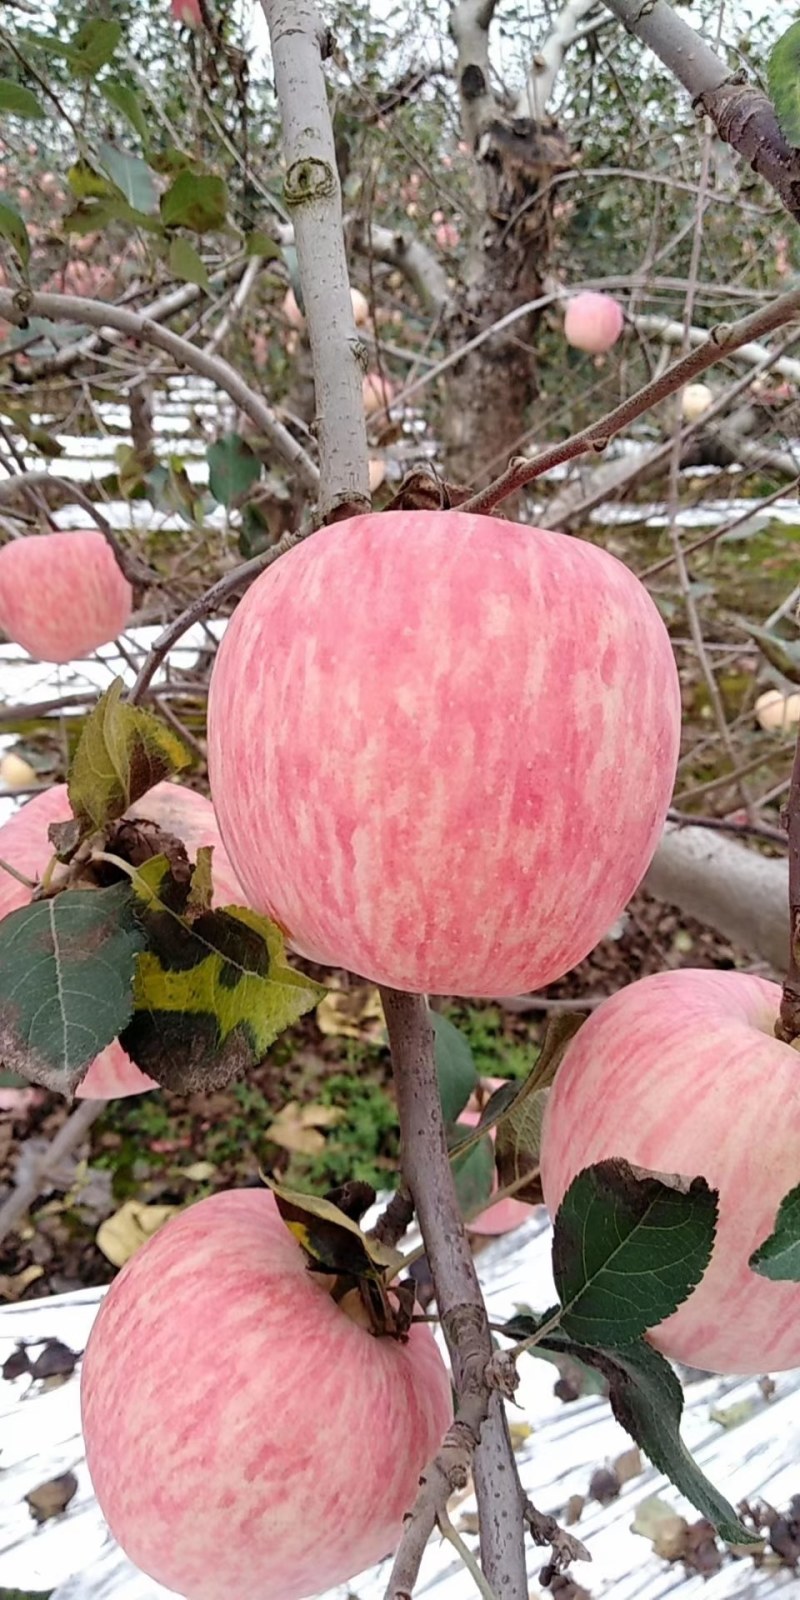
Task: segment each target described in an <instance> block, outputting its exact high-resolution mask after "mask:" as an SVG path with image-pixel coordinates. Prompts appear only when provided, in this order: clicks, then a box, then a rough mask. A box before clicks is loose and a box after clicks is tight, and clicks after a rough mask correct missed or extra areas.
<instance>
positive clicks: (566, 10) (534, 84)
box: [516, 0, 603, 122]
mask: <svg viewBox="0 0 800 1600" xmlns="http://www.w3.org/2000/svg"><path fill="white" fill-rule="evenodd" d="M597 3H598V0H566V5H565V6H564V7H563V9H562V10H561V11H560V12H559V14H558V16H557V17H556V20H555V22H554V24H553V26H552V28H551V29H550V32H549V34H548V36H547V38H546V39H545V41H544V44H543V45H542V46H541V47H540V49H538V50H536V51H534V54H533V56H532V58H531V64H530V67H529V68H528V77H527V81H526V84H525V88H524V89H523V91H522V94H521V95H520V97H519V99H518V101H517V105H516V115H517V116H518V117H530V118H531V119H532V120H533V121H534V122H541V121H542V120H543V119H544V117H545V115H546V113H547V107H548V104H549V102H550V98H551V96H552V93H553V90H554V88H555V84H556V79H557V77H558V74H559V72H560V71H561V68H562V66H563V64H564V57H565V56H566V54H567V51H568V50H569V49H570V47H571V46H572V45H573V44H574V43H575V40H576V39H577V38H578V37H579V35H580V34H581V33H583V32H584V30H583V29H582V28H581V23H582V22H583V19H584V17H586V16H588V15H589V12H590V11H593V10H594V8H595V6H596V5H597ZM602 20H603V19H602V17H598V18H597V22H596V26H597V27H599V26H600V25H601V23H602Z"/></svg>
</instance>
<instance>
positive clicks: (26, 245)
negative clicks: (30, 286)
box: [0, 199, 31, 270]
mask: <svg viewBox="0 0 800 1600" xmlns="http://www.w3.org/2000/svg"><path fill="white" fill-rule="evenodd" d="M0 239H7V240H8V242H9V244H10V245H13V247H14V249H15V250H16V252H17V255H18V256H19V259H20V261H21V263H22V265H23V267H24V268H25V269H26V270H27V267H28V263H29V261H30V259H31V242H30V239H29V238H28V230H27V228H26V226H25V222H24V220H23V218H22V216H21V215H20V213H19V211H18V210H17V208H16V206H12V205H9V203H8V201H7V200H4V199H0Z"/></svg>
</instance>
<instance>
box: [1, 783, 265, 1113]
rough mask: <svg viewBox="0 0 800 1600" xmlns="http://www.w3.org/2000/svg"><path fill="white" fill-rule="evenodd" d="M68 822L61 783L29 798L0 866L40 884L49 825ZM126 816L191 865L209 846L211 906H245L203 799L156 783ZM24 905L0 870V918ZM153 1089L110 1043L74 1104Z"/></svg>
mask: <svg viewBox="0 0 800 1600" xmlns="http://www.w3.org/2000/svg"><path fill="white" fill-rule="evenodd" d="M71 816H72V809H71V807H70V803H69V799H68V796H67V786H66V784H65V783H59V784H55V785H54V787H53V788H52V789H46V790H45V791H44V792H43V793H42V794H37V795H34V797H33V799H32V800H29V801H28V803H27V805H24V806H22V807H21V809H20V810H19V811H15V813H14V815H13V817H10V818H9V820H8V822H5V823H4V824H3V826H2V827H0V860H3V861H7V862H8V863H9V865H10V866H12V867H16V868H17V869H18V871H20V872H23V873H24V874H25V876H26V878H30V879H32V880H36V879H38V878H40V877H41V875H42V873H43V872H44V870H45V867H46V866H47V864H48V862H49V861H50V859H51V857H52V854H53V850H52V846H51V844H50V841H49V839H48V837H47V830H48V828H49V826H50V823H51V822H66V821H67V820H68V819H69V818H70V817H71ZM126 816H128V817H146V818H148V819H149V820H150V821H151V822H156V823H158V825H159V827H161V828H163V829H164V831H165V832H167V833H174V834H175V835H176V836H177V837H178V838H179V839H183V841H184V844H185V845H186V848H187V850H188V852H189V855H190V857H191V858H192V859H194V858H195V857H196V855H197V851H198V849H199V847H200V846H201V845H213V847H214V856H213V859H212V864H211V865H212V875H213V879H214V904H215V905H217V906H226V905H243V904H244V894H243V891H242V888H241V886H240V884H239V881H238V879H237V878H236V875H235V873H234V871H233V868H232V866H231V864H230V861H229V860H228V857H227V855H226V853H225V849H224V846H223V844H222V841H221V839H220V836H219V829H218V828H217V822H216V818H215V816H214V808H213V806H212V804H211V801H210V800H207V799H206V798H205V795H202V794H195V792H194V790H193V789H186V788H183V787H182V786H181V785H180V784H177V783H159V784H156V787H155V788H154V789H151V790H150V792H149V794H146V795H144V796H143V797H142V799H141V800H137V802H136V804H135V805H133V806H131V807H130V809H129V810H128V811H127V812H126ZM29 901H30V893H29V891H28V890H27V889H26V888H25V885H24V884H22V883H18V882H17V880H16V878H12V877H11V874H10V873H8V872H4V871H3V870H2V868H0V917H7V916H8V914H9V912H10V911H18V910H19V909H20V907H21V906H26V905H27V904H28V902H29ZM157 1088H158V1084H156V1083H154V1082H153V1080H152V1078H148V1077H145V1074H144V1073H143V1072H140V1071H139V1068H138V1067H137V1066H135V1065H134V1063H133V1062H132V1061H131V1059H130V1056H128V1055H126V1053H125V1051H124V1050H123V1048H122V1046H121V1044H120V1043H119V1042H118V1040H116V1039H115V1040H114V1042H113V1044H109V1045H107V1046H106V1048H105V1050H101V1052H100V1054H99V1056H97V1057H96V1059H95V1060H94V1061H93V1062H92V1065H91V1066H90V1068H89V1071H88V1072H87V1074H86V1077H85V1078H84V1079H83V1082H82V1083H81V1084H80V1086H79V1088H78V1089H77V1090H76V1094H77V1097H78V1099H79V1100H81V1099H82V1100H113V1099H115V1098H121V1097H122V1096H123V1095H129V1094H142V1093H143V1092H144V1090H146V1089H157Z"/></svg>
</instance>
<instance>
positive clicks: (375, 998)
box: [315, 984, 386, 1039]
mask: <svg viewBox="0 0 800 1600" xmlns="http://www.w3.org/2000/svg"><path fill="white" fill-rule="evenodd" d="M315 1016H316V1019H317V1027H318V1028H319V1031H320V1033H324V1034H325V1035H326V1036H327V1037H328V1038H330V1039H364V1038H367V1039H378V1038H380V1035H381V1033H382V1031H383V1029H384V1028H385V1026H386V1022H385V1019H384V1015H383V1006H382V1005H381V997H380V995H379V994H378V991H377V989H374V988H372V987H367V986H366V985H363V984H359V985H358V986H357V987H356V988H354V989H332V990H330V992H329V993H328V994H326V996H325V999H324V1000H320V1003H319V1005H318V1006H317V1009H316V1012H315Z"/></svg>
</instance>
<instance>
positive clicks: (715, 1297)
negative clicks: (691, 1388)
mask: <svg viewBox="0 0 800 1600" xmlns="http://www.w3.org/2000/svg"><path fill="white" fill-rule="evenodd" d="M780 1000H781V991H780V988H779V987H778V985H777V984H775V983H768V982H767V980H766V979H764V978H757V977H753V976H751V975H750V974H748V973H744V972H717V971H713V970H703V971H700V970H693V969H692V968H683V969H681V970H679V971H677V972H660V973H657V974H656V975H655V977H650V978H642V979H641V980H640V981H639V982H637V983H632V984H630V985H629V986H628V987H627V988H625V989H622V990H620V992H619V993H618V994H615V995H613V996H612V998H611V999H609V1000H606V1001H604V1002H603V1004H602V1005H601V1006H599V1007H598V1009H597V1010H596V1011H595V1012H593V1014H592V1015H591V1016H590V1017H589V1019H588V1021H587V1022H585V1023H584V1025H583V1027H582V1028H581V1030H580V1032H579V1033H578V1034H576V1036H575V1038H574V1039H573V1040H572V1042H571V1044H570V1045H569V1047H568V1049H567V1051H566V1054H565V1056H564V1059H563V1061H562V1063H561V1066H560V1067H559V1070H558V1073H557V1075H556V1081H555V1084H554V1085H553V1088H552V1089H551V1091H550V1095H549V1097H548V1103H547V1109H546V1111H545V1116H544V1126H543V1129H542V1159H541V1175H542V1186H543V1188H544V1196H545V1201H546V1203H547V1205H548V1207H549V1208H550V1211H551V1213H552V1214H555V1212H556V1211H557V1210H558V1207H559V1205H560V1203H561V1200H562V1198H563V1195H564V1194H565V1192H566V1190H567V1188H568V1187H569V1185H570V1183H571V1182H572V1180H573V1178H574V1177H575V1176H576V1174H577V1173H578V1172H580V1171H581V1170H582V1169H583V1168H584V1167H588V1166H593V1165H594V1164H595V1163H596V1162H598V1161H604V1160H606V1159H609V1158H611V1157H613V1156H620V1157H622V1158H623V1159H624V1160H626V1161H629V1162H631V1163H632V1164H633V1165H634V1166H639V1167H645V1168H647V1169H649V1170H650V1171H653V1172H662V1173H677V1174H680V1175H681V1176H683V1177H685V1178H695V1177H703V1178H706V1179H707V1181H708V1182H709V1183H710V1184H711V1185H712V1187H713V1188H715V1189H718V1190H719V1225H718V1231H717V1238H716V1243H715V1246H714V1253H713V1256H712V1259H711V1263H710V1265H709V1268H708V1271H707V1273H706V1275H705V1277H704V1278H703V1279H702V1282H701V1283H700V1284H699V1285H698V1287H697V1288H696V1289H695V1290H694V1293H693V1294H692V1295H690V1297H689V1299H688V1300H687V1301H685V1302H684V1304H683V1305H681V1306H679V1308H678V1310H677V1311H676V1312H675V1313H674V1315H673V1316H671V1317H668V1318H667V1319H666V1320H665V1321H664V1322H661V1323H660V1324H659V1325H658V1327H657V1328H655V1329H654V1330H653V1332H652V1333H651V1334H650V1335H649V1337H650V1339H651V1341H652V1343H653V1344H654V1345H655V1346H656V1348H657V1349H658V1350H661V1351H662V1352H663V1354H664V1355H665V1356H669V1357H670V1358H671V1359H672V1360H675V1361H684V1362H687V1363H688V1364H689V1365H690V1366H693V1367H701V1368H704V1369H705V1370H706V1371H709V1372H724V1373H732V1374H733V1373H736V1374H739V1373H741V1374H747V1373H757V1372H774V1371H783V1370H785V1369H787V1368H789V1367H797V1366H800V1284H792V1283H771V1282H769V1281H768V1280H767V1279H766V1278H762V1277H760V1276H759V1275H758V1274H757V1273H754V1272H753V1271H751V1269H750V1267H749V1266H748V1260H749V1257H750V1255H751V1253H752V1251H753V1250H754V1249H755V1248H756V1246H757V1245H759V1244H761V1243H762V1242H763V1241H764V1240H765V1239H766V1238H767V1237H768V1236H769V1234H770V1233H771V1232H772V1230H773V1227H774V1224H775V1217H776V1214H777V1211H778V1206H779V1204H780V1202H781V1200H782V1199H783V1198H784V1195H786V1194H787V1193H788V1191H789V1190H790V1189H793V1188H794V1187H795V1186H796V1185H797V1183H798V1182H800V1146H799V1145H798V1138H797V1120H798V1112H800V1087H799V1086H798V1066H799V1065H800V1062H799V1060H798V1054H797V1051H796V1050H794V1049H792V1047H791V1046H790V1045H787V1044H783V1043H781V1041H780V1040H778V1039H776V1038H775V1036H774V1033H773V1028H774V1025H775V1022H776V1020H777V1016H778V1008H779V1005H780Z"/></svg>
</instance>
